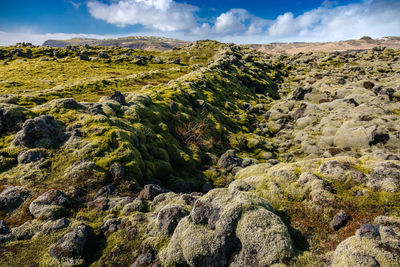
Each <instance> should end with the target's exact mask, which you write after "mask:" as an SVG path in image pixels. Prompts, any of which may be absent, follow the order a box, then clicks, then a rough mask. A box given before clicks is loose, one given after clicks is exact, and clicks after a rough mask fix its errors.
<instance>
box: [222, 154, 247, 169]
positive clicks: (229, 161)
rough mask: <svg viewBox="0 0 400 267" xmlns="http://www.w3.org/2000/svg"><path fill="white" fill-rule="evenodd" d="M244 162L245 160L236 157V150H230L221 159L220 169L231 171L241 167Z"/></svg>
mask: <svg viewBox="0 0 400 267" xmlns="http://www.w3.org/2000/svg"><path fill="white" fill-rule="evenodd" d="M242 161H243V160H242V159H241V158H239V157H238V156H237V155H236V151H235V150H233V149H229V150H227V151H226V152H225V153H224V154H222V156H221V157H220V158H219V160H218V168H221V169H226V170H227V171H231V170H232V169H233V168H235V167H241V166H242Z"/></svg>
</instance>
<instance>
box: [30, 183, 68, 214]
mask: <svg viewBox="0 0 400 267" xmlns="http://www.w3.org/2000/svg"><path fill="white" fill-rule="evenodd" d="M69 204H70V201H69V199H68V198H67V196H66V195H65V194H64V193H63V192H61V191H60V190H56V189H51V190H49V191H47V192H45V193H43V194H42V195H40V196H39V197H38V198H37V199H35V200H34V201H33V202H32V203H31V204H30V205H29V211H30V212H31V213H32V215H33V216H34V217H35V218H41V219H51V218H57V217H60V216H61V215H62V214H63V213H64V212H65V210H66V208H67V206H68V205H69Z"/></svg>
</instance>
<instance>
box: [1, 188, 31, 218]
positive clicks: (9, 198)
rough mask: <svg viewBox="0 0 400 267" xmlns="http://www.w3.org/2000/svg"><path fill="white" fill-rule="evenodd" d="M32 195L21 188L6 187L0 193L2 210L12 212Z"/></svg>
mask: <svg viewBox="0 0 400 267" xmlns="http://www.w3.org/2000/svg"><path fill="white" fill-rule="evenodd" d="M29 195H30V192H29V191H28V190H27V189H25V188H23V187H20V186H11V185H10V186H5V188H4V189H3V191H1V193H0V210H1V211H7V212H11V211H13V210H15V209H16V208H18V207H19V206H20V205H21V204H22V202H24V201H25V200H26V199H27V198H28V197H29Z"/></svg>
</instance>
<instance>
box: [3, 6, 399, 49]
mask: <svg viewBox="0 0 400 267" xmlns="http://www.w3.org/2000/svg"><path fill="white" fill-rule="evenodd" d="M0 4H1V5H0V6H1V7H2V8H1V9H0V45H11V44H15V43H16V42H31V43H33V44H42V43H43V42H44V41H45V40H48V39H69V38H72V37H89V38H99V39H103V38H117V37H123V36H164V37H171V38H178V39H183V40H188V41H192V40H199V39H214V40H219V41H223V42H234V43H238V44H243V43H271V42H303V41H306V42H323V41H339V40H348V39H359V38H361V37H362V36H371V37H373V38H379V37H384V36H400V0H358V1H357V0H338V1H328V0H323V1H318V0H303V1H301V0H294V1H289V0H274V1H270V0H219V1H217V0H202V1H196V0H40V1H33V0H12V1H10V0H0Z"/></svg>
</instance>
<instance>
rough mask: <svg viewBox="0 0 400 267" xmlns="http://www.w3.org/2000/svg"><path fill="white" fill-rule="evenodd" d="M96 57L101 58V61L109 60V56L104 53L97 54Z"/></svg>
mask: <svg viewBox="0 0 400 267" xmlns="http://www.w3.org/2000/svg"><path fill="white" fill-rule="evenodd" d="M97 56H98V57H99V58H102V59H107V58H110V56H109V55H108V54H107V53H104V52H100V53H98V54H97Z"/></svg>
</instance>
